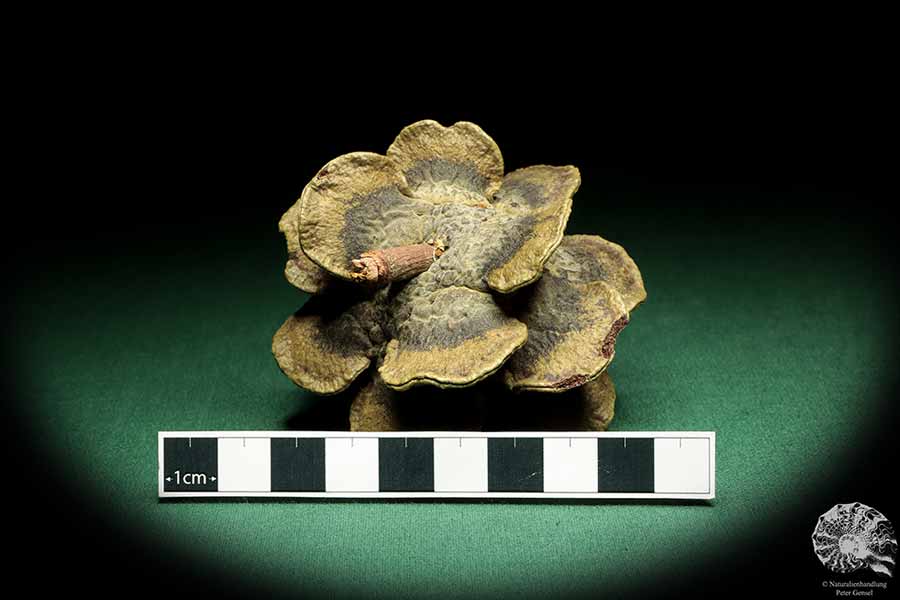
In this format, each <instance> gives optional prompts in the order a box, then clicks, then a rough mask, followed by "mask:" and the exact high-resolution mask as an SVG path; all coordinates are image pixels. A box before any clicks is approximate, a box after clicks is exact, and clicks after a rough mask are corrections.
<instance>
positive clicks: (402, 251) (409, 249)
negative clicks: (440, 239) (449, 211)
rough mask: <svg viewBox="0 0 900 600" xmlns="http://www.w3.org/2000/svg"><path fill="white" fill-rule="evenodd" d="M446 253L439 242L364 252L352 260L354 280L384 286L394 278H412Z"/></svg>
mask: <svg viewBox="0 0 900 600" xmlns="http://www.w3.org/2000/svg"><path fill="white" fill-rule="evenodd" d="M441 254H443V248H442V247H441V246H440V245H439V244H435V245H432V244H412V245H411V246H395V247H393V248H385V249H383V250H369V251H368V252H363V253H362V254H361V255H360V256H359V258H356V259H353V260H352V261H350V262H351V264H352V266H353V270H354V273H353V274H352V277H353V280H354V281H359V282H365V283H374V284H378V285H383V284H386V283H389V282H391V281H403V280H405V279H411V278H413V277H415V276H416V275H418V274H419V273H422V272H424V271H427V270H428V267H430V266H431V263H433V262H434V261H435V259H437V257H439V256H440V255H441Z"/></svg>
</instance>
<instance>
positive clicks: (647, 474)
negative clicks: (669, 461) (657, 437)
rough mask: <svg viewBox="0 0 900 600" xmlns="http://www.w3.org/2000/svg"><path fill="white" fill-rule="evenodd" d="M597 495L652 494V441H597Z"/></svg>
mask: <svg viewBox="0 0 900 600" xmlns="http://www.w3.org/2000/svg"><path fill="white" fill-rule="evenodd" d="M597 444H598V445H597V466H598V469H599V472H598V476H597V486H598V491H599V492H653V491H654V482H653V438H599V439H598V440H597Z"/></svg>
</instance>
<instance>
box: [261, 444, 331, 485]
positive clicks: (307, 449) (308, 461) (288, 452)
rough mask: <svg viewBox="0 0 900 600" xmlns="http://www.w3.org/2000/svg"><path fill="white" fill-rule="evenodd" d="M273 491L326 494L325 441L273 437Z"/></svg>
mask: <svg viewBox="0 0 900 600" xmlns="http://www.w3.org/2000/svg"><path fill="white" fill-rule="evenodd" d="M271 442H272V449H271V467H272V491H273V492H324V491H325V438H272V441H271Z"/></svg>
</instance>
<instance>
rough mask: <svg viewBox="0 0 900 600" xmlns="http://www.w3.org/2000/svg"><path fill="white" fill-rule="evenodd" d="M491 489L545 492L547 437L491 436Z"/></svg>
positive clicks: (489, 464)
mask: <svg viewBox="0 0 900 600" xmlns="http://www.w3.org/2000/svg"><path fill="white" fill-rule="evenodd" d="M488 491H489V492H542V491H544V440H543V439H542V438H524V437H523V438H490V439H488Z"/></svg>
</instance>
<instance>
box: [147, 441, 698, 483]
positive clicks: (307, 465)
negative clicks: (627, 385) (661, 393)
mask: <svg viewBox="0 0 900 600" xmlns="http://www.w3.org/2000/svg"><path fill="white" fill-rule="evenodd" d="M159 497H160V498H211V497H262V498H265V497H273V498H276V497H309V498H328V497H334V498H533V499H540V498H586V499H589V498H595V499H629V498H635V499H652V498H674V499H694V500H708V499H712V498H714V497H715V433H714V432H614V433H607V432H490V433H487V432H365V433H362V432H360V433H355V432H353V433H351V432H336V431H302V432H301V431H297V432H284V431H192V432H160V433H159Z"/></svg>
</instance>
